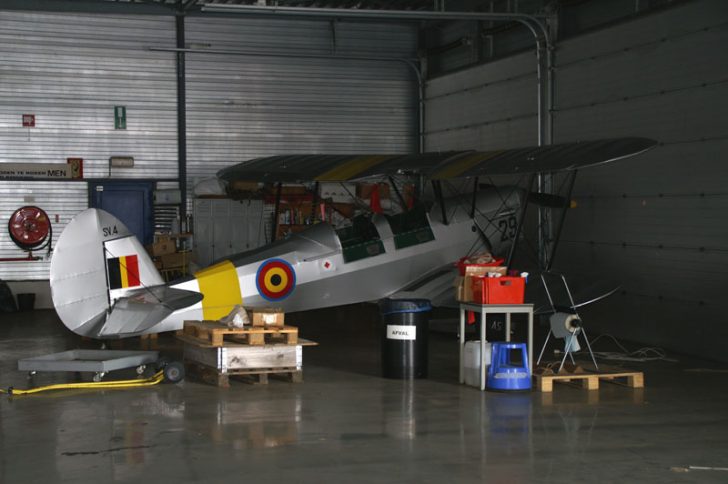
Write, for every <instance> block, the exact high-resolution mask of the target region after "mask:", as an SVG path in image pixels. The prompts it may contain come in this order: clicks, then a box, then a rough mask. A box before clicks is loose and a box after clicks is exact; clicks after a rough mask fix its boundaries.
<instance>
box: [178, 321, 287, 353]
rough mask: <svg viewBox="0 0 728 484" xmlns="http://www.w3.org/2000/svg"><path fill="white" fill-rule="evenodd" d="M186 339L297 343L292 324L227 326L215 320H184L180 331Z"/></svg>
mask: <svg viewBox="0 0 728 484" xmlns="http://www.w3.org/2000/svg"><path fill="white" fill-rule="evenodd" d="M181 335H182V336H184V337H185V338H186V339H187V340H190V339H192V342H195V343H198V344H202V345H209V346H215V347H217V346H222V345H223V342H224V341H228V342H235V343H242V344H248V345H251V346H263V345H266V344H287V345H296V344H298V328H296V327H294V326H275V327H252V328H251V327H248V328H228V327H227V326H226V325H224V324H221V323H218V322H217V321H185V323H184V329H183V330H182V333H181Z"/></svg>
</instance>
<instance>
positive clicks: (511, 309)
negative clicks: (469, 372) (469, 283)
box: [460, 303, 533, 390]
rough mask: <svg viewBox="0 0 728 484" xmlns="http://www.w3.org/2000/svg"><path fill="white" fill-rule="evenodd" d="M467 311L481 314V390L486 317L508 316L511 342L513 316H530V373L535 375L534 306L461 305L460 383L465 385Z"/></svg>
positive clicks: (507, 328)
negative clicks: (495, 315)
mask: <svg viewBox="0 0 728 484" xmlns="http://www.w3.org/2000/svg"><path fill="white" fill-rule="evenodd" d="M465 311H472V312H474V313H480V389H481V390H485V373H486V368H485V343H486V341H485V329H486V323H485V317H486V316H487V315H488V314H505V315H506V341H510V340H511V314H528V341H527V342H526V346H527V348H528V371H529V373H531V374H533V304H475V303H461V304H460V383H465V354H464V350H465Z"/></svg>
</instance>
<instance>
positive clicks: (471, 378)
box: [464, 340, 490, 388]
mask: <svg viewBox="0 0 728 484" xmlns="http://www.w3.org/2000/svg"><path fill="white" fill-rule="evenodd" d="M464 360H465V363H464V366H465V384H466V385H470V386H473V387H478V388H480V340H476V341H466V342H465V351H464ZM485 365H486V371H487V368H488V365H490V343H488V342H487V341H486V342H485Z"/></svg>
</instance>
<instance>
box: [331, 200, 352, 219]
mask: <svg viewBox="0 0 728 484" xmlns="http://www.w3.org/2000/svg"><path fill="white" fill-rule="evenodd" d="M333 208H334V210H336V211H337V212H339V213H340V214H341V215H343V216H344V217H346V218H352V217H353V216H354V212H355V211H356V205H354V204H353V203H334V204H333Z"/></svg>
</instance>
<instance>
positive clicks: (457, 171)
mask: <svg viewBox="0 0 728 484" xmlns="http://www.w3.org/2000/svg"><path fill="white" fill-rule="evenodd" d="M501 153H503V151H485V152H484V151H477V152H475V153H473V154H471V155H467V156H464V157H463V158H460V159H458V160H454V161H453V162H451V163H448V164H447V166H445V167H443V168H442V169H441V170H440V171H438V172H436V173H435V174H434V175H433V176H432V179H433V180H446V179H448V178H457V177H459V176H462V174H463V173H465V172H466V171H468V170H469V169H471V168H472V167H474V166H475V165H478V164H480V163H482V162H484V161H485V160H489V159H491V158H493V157H494V156H496V155H499V154H501Z"/></svg>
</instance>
